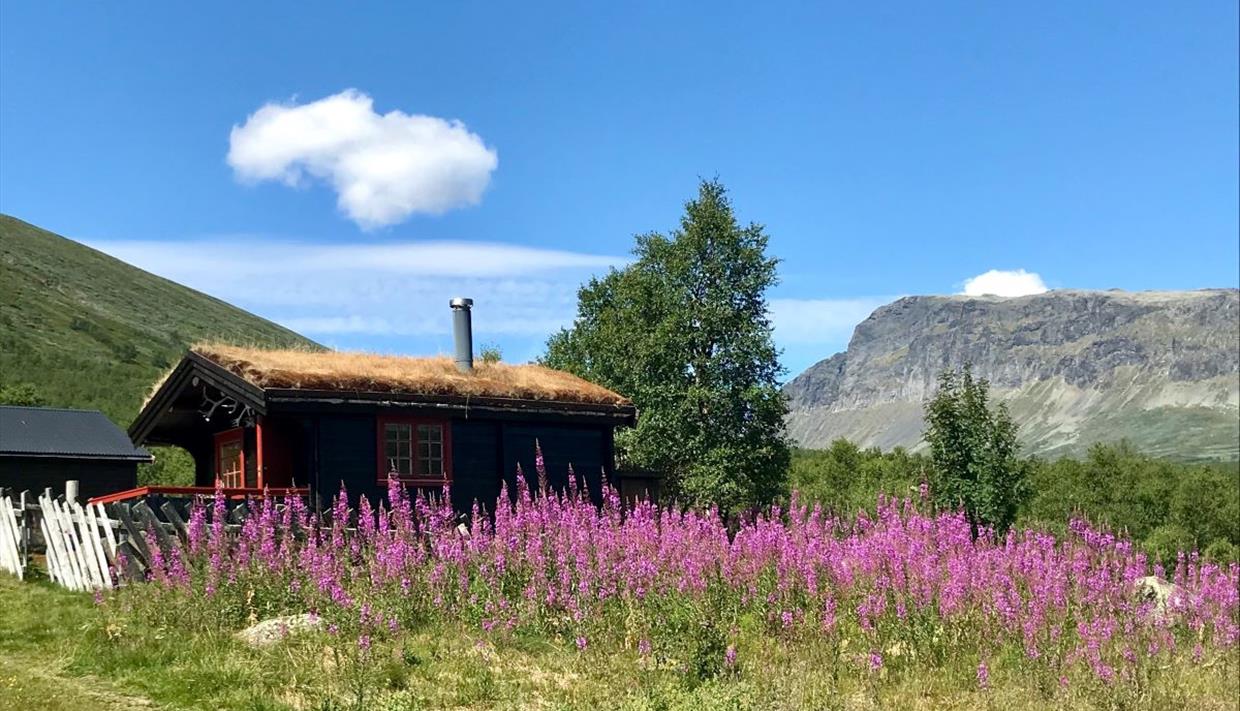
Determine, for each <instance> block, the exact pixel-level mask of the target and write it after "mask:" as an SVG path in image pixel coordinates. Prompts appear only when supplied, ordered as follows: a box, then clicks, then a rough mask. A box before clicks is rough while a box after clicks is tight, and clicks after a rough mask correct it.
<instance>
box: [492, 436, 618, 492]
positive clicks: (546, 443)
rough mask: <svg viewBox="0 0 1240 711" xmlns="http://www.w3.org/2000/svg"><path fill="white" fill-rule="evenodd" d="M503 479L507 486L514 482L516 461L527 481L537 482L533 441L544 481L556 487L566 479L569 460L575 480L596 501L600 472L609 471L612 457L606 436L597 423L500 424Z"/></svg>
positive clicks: (528, 483)
mask: <svg viewBox="0 0 1240 711" xmlns="http://www.w3.org/2000/svg"><path fill="white" fill-rule="evenodd" d="M503 433H504V434H503V437H504V442H503V452H504V479H505V480H506V481H507V482H508V486H509V488H510V489H512V488H513V487H515V486H516V484H517V475H516V471H517V464H518V463H519V464H520V465H521V471H522V472H523V473H524V474H525V479H526V483H527V485H529V486H530V487H536V486H537V485H538V481H537V478H536V477H537V475H536V473H535V467H534V462H535V442H537V443H538V445H539V446H540V447H541V449H542V453H543V460H544V462H545V466H546V469H547V483H548V484H549V485H550V486H551V487H552V488H554V489H556V490H560V489H563V487H564V486H565V485H566V484H567V483H568V467H569V465H570V464H571V465H572V468H573V472H574V473H575V474H576V477H577V481H578V484H579V485H580V483H581V482H582V481H584V482H585V483H586V485H587V486H588V487H589V490H590V496H591V498H593V499H594V500H595V501H596V502H597V501H600V500H601V499H600V497H601V496H602V472H603V469H604V467H606V469H607V473H608V476H610V475H611V468H612V464H613V457H612V454H611V451H610V448H609V439H610V438H608V437H606V436H605V431H604V429H603V428H601V427H588V426H571V425H546V424H515V423H510V424H505V425H504V427H503Z"/></svg>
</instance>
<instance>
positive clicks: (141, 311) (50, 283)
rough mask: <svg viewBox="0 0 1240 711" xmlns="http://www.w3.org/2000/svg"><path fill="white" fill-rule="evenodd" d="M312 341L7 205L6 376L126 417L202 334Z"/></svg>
mask: <svg viewBox="0 0 1240 711" xmlns="http://www.w3.org/2000/svg"><path fill="white" fill-rule="evenodd" d="M207 339H218V340H227V341H229V342H233V343H245V344H251V343H253V344H266V345H273V346H295V345H306V346H312V345H315V344H313V343H312V342H311V341H309V340H307V339H305V338H303V337H302V336H299V335H297V334H296V333H293V332H292V331H289V330H288V329H286V328H283V327H282V326H278V325H276V324H274V323H272V322H270V321H267V320H265V319H262V318H259V317H258V316H255V315H253V314H250V313H247V312H245V311H242V310H241V309H238V308H236V307H234V306H230V305H229V304H226V303H224V302H223V301H220V300H219V299H216V298H214V297H211V296H207V295H206V294H203V293H201V292H198V291H194V290H193V289H189V288H186V287H184V286H181V285H180V284H176V283H174V282H171V281H168V280H167V279H163V278H161V277H157V276H155V275H153V274H150V273H147V272H144V271H142V270H141V269H138V268H136V267H133V266H130V265H128V264H126V263H124V262H122V261H120V260H117V259H114V258H112V257H109V256H108V255H106V254H103V253H101V252H97V251H95V250H93V249H91V248H89V247H86V246H85V245H82V244H78V243H77V242H74V241H72V240H69V239H65V238H64V237H61V236H60V235H56V234H53V233H51V232H48V231H46V230H42V229H39V228H38V227H35V226H34V225H31V224H28V223H26V222H22V221H21V220H18V219H16V218H13V217H9V216H8V215H0V380H2V381H3V383H0V384H4V385H14V384H18V383H29V384H31V385H34V387H35V390H36V391H37V392H38V394H39V395H40V396H41V397H42V398H43V399H44V400H45V401H46V404H48V405H53V406H57V407H85V408H92V409H98V410H102V411H103V413H104V414H106V415H107V416H108V417H110V418H112V419H113V420H114V421H116V422H117V423H119V424H121V425H122V426H124V425H127V424H128V423H129V422H130V420H132V419H133V418H134V416H135V415H137V414H138V408H139V406H140V405H141V404H142V400H143V398H144V397H145V395H146V393H147V391H148V390H149V389H150V387H151V384H152V383H153V382H154V381H155V380H156V379H157V378H158V377H159V376H160V374H161V373H162V372H163V371H164V370H165V369H167V368H168V367H169V366H170V365H172V364H173V363H175V362H176V361H177V359H179V358H180V357H181V355H182V354H183V353H184V352H185V348H186V347H187V346H188V345H189V344H191V343H194V342H195V341H199V340H207Z"/></svg>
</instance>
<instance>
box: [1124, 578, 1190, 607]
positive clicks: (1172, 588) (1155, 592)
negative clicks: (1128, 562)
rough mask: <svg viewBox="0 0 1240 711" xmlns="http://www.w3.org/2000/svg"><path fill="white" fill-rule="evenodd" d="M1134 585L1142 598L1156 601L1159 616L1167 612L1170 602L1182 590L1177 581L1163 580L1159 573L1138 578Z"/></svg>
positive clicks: (1155, 605)
mask: <svg viewBox="0 0 1240 711" xmlns="http://www.w3.org/2000/svg"><path fill="white" fill-rule="evenodd" d="M1133 585H1134V586H1135V587H1136V589H1137V596H1138V597H1139V598H1140V599H1141V600H1145V601H1147V602H1152V603H1154V612H1155V614H1157V615H1159V616H1161V615H1165V614H1167V605H1168V603H1170V602H1171V599H1172V598H1173V597H1175V596H1176V595H1178V594H1179V592H1180V588H1179V586H1177V585H1176V584H1175V583H1172V582H1169V581H1167V580H1163V579H1162V578H1160V577H1158V576H1157V575H1147V576H1145V577H1143V578H1137V579H1136V580H1135V581H1134V582H1133Z"/></svg>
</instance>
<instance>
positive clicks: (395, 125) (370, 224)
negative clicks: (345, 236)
mask: <svg viewBox="0 0 1240 711" xmlns="http://www.w3.org/2000/svg"><path fill="white" fill-rule="evenodd" d="M498 163H499V158H498V156H497V154H496V152H495V150H494V149H493V148H488V147H487V146H486V145H485V144H484V143H483V141H482V138H481V137H479V136H478V135H477V134H475V133H471V132H470V131H469V129H467V128H466V127H465V124H463V123H461V122H460V121H455V120H453V121H449V120H445V119H441V118H436V117H434V116H422V115H417V114H406V113H404V112H401V111H391V112H388V113H386V114H382V115H381V114H378V113H376V112H375V110H374V101H373V100H372V99H371V98H370V97H369V96H367V95H366V94H363V93H361V92H359V91H356V90H354V89H348V90H346V91H343V92H341V93H339V94H335V95H333V96H329V97H327V98H324V99H319V100H318V101H312V102H310V103H308V104H300V105H298V104H292V103H290V104H278V103H269V104H265V105H264V106H262V107H261V108H259V109H258V110H257V111H255V112H254V113H253V114H251V115H250V116H249V118H247V119H246V121H245V123H244V124H242V125H240V126H233V129H232V133H231V134H230V135H229V149H228V164H229V165H230V166H232V168H233V171H234V172H235V173H236V175H237V177H238V178H239V179H241V180H244V181H247V182H259V181H264V180H279V181H282V182H284V183H285V184H288V185H294V186H295V185H300V184H302V183H304V182H305V181H306V180H307V178H313V179H317V180H322V181H325V182H327V183H328V184H329V185H331V187H332V188H333V189H334V190H335V191H336V194H337V203H338V205H339V207H340V209H341V210H342V211H343V212H344V213H345V214H346V215H347V216H348V217H349V219H351V220H353V221H354V222H356V223H357V224H358V225H360V226H361V227H363V228H365V229H370V228H374V227H382V226H384V225H391V224H395V223H397V222H400V221H402V220H404V219H406V218H408V217H409V216H410V215H412V214H414V213H429V214H441V213H443V212H446V211H448V210H451V209H453V208H458V207H464V206H467V205H476V204H478V202H479V201H480V200H481V199H482V193H483V191H484V190H485V189H486V187H487V184H488V183H489V182H490V180H491V173H492V172H493V171H494V170H495V167H496V166H497V165H498Z"/></svg>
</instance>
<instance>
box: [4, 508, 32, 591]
mask: <svg viewBox="0 0 1240 711" xmlns="http://www.w3.org/2000/svg"><path fill="white" fill-rule="evenodd" d="M18 501H19V503H18V505H17V506H14V505H13V498H12V497H10V496H0V570H4V571H7V572H9V573H11V574H13V575H16V576H17V579H18V580H21V579H22V578H23V577H24V575H25V570H26V547H27V544H26V538H25V535H24V533H23V528H22V526H21V524H20V523H19V516H18V511H19V510H20V511H21V512H22V514H21V517H20V518H21V519H24V518H25V508H26V507H25V497H22V498H20V499H19V500H18Z"/></svg>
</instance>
